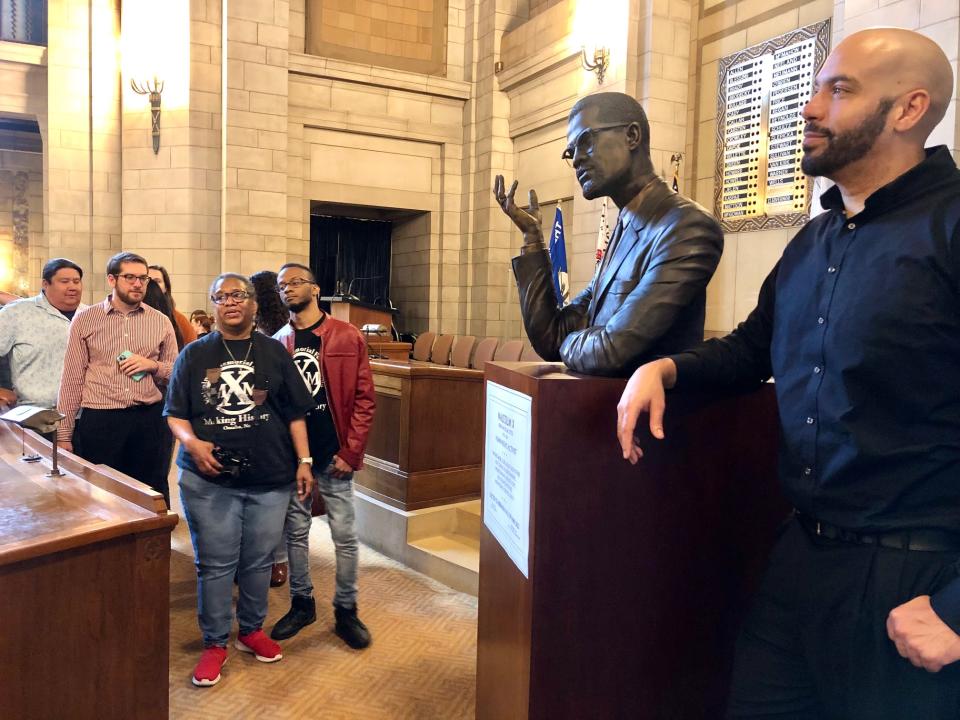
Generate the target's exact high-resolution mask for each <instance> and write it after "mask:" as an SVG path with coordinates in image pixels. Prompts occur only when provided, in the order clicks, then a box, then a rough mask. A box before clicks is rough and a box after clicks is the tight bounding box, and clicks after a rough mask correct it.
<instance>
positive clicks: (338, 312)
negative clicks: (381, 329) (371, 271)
mask: <svg viewBox="0 0 960 720" xmlns="http://www.w3.org/2000/svg"><path fill="white" fill-rule="evenodd" d="M320 303H321V307H323V306H324V304H329V307H330V310H329V312H330V314H331V315H333V317H335V318H336V319H337V320H343V321H344V322H347V323H350V324H351V325H353V326H354V327H356V328H357V329H358V330H359V329H361V328H362V327H363V326H364V325H369V324H373V325H385V326H386V327H387V328H390V327H392V326H393V315H394V313H395V312H396V311H395V310H391V309H390V308H388V307H384V306H383V305H374V304H373V303H368V302H364V301H363V300H355V299H353V298H348V297H343V296H341V295H327V296H324V297H321V298H320ZM324 309H326V308H324Z"/></svg>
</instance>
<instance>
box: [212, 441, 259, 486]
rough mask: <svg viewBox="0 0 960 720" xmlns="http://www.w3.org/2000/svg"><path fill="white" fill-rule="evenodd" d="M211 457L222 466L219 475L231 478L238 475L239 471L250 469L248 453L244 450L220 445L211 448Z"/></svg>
mask: <svg viewBox="0 0 960 720" xmlns="http://www.w3.org/2000/svg"><path fill="white" fill-rule="evenodd" d="M213 457H214V458H215V459H216V461H217V462H218V463H220V465H221V467H222V468H223V469H222V470H220V476H221V477H223V476H226V477H229V478H231V479H233V480H236V479H237V478H239V477H240V473H242V472H244V471H246V470H249V469H250V453H249V452H248V451H246V450H227V449H226V448H222V447H215V448H214V449H213Z"/></svg>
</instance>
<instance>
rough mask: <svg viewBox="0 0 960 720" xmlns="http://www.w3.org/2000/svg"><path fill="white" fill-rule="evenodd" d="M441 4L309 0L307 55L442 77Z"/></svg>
mask: <svg viewBox="0 0 960 720" xmlns="http://www.w3.org/2000/svg"><path fill="white" fill-rule="evenodd" d="M446 20H447V3H446V0H310V2H309V3H308V5H307V8H306V28H307V31H306V38H305V47H306V49H307V52H308V53H310V54H311V55H319V56H322V57H330V58H336V59H338V60H349V61H352V62H358V63H363V64H369V65H379V66H382V67H388V68H393V69H395V70H407V71H410V72H419V73H424V74H427V75H444V74H445V72H444V71H445V65H446V63H445V55H446V53H445V50H446V48H445V46H444V44H445V41H446V30H447V23H446Z"/></svg>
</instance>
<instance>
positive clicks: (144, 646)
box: [0, 422, 178, 720]
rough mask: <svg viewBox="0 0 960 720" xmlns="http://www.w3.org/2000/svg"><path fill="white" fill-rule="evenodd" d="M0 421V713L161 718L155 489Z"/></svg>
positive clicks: (162, 542) (163, 621)
mask: <svg viewBox="0 0 960 720" xmlns="http://www.w3.org/2000/svg"><path fill="white" fill-rule="evenodd" d="M25 445H26V449H27V452H28V453H31V452H33V453H37V454H39V455H41V456H42V457H43V460H42V461H41V462H39V463H36V464H27V463H23V462H20V460H19V458H20V453H21V435H20V430H19V429H17V428H13V427H11V426H9V425H8V424H7V423H4V422H0V618H2V622H3V632H2V634H0V635H2V638H3V639H2V642H0V717H4V718H31V719H32V720H47V719H48V718H49V719H50V720H60V719H61V718H71V719H74V720H84V719H85V718H91V719H96V720H102V719H103V718H117V719H118V720H126V719H128V718H137V719H138V720H149V719H151V718H157V719H158V720H159V719H160V718H166V717H167V715H168V712H167V710H168V705H169V683H168V675H169V651H170V532H171V531H172V530H173V528H174V526H175V525H176V524H177V520H178V518H177V516H176V515H174V514H172V513H169V512H167V508H166V505H165V504H164V501H163V496H162V495H160V493H158V492H155V491H154V490H151V489H150V488H149V487H147V486H146V485H143V484H141V483H139V482H137V481H136V480H133V479H132V478H129V477H127V476H126V475H123V474H121V473H118V472H117V471H115V470H112V469H110V468H107V467H105V466H103V465H92V464H90V463H88V462H86V461H85V460H82V459H81V458H79V457H77V456H75V455H72V454H70V453H65V452H63V451H62V450H61V454H60V467H61V469H62V470H64V471H66V472H65V474H64V475H63V476H62V477H58V478H50V477H46V476H45V473H47V472H48V471H49V470H50V463H49V457H50V443H49V442H47V441H46V440H44V439H42V438H40V437H39V436H37V435H34V434H33V433H31V432H30V431H25Z"/></svg>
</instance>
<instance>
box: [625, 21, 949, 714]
mask: <svg viewBox="0 0 960 720" xmlns="http://www.w3.org/2000/svg"><path fill="white" fill-rule="evenodd" d="M953 89H954V85H953V74H952V70H951V68H950V64H949V62H948V60H947V58H946V56H945V55H944V53H943V51H942V50H941V49H940V48H939V47H938V46H937V45H936V44H934V43H933V42H932V41H930V40H929V39H927V38H925V37H924V36H922V35H920V34H918V33H914V32H910V31H906V30H898V29H892V28H888V29H875V30H866V31H863V32H859V33H855V34H854V35H851V36H850V37H848V38H847V39H846V40H844V41H843V42H842V43H841V44H840V45H838V46H837V48H836V49H835V50H834V51H833V52H832V53H831V54H830V56H829V57H828V58H827V60H826V62H825V64H824V66H823V68H822V69H821V71H820V72H819V73H818V75H817V79H816V82H815V85H814V90H813V95H812V97H811V99H810V101H809V102H808V103H807V105H806V106H805V108H804V110H803V117H804V119H805V121H806V126H805V132H804V141H803V151H804V157H803V169H804V172H806V173H807V174H808V175H821V176H825V177H828V178H830V179H832V180H833V181H834V182H835V183H836V187H834V188H831V189H830V190H828V191H827V192H826V193H824V195H823V197H822V201H821V202H822V205H823V207H824V208H825V210H826V212H825V213H823V214H822V215H820V216H819V217H817V218H815V219H814V220H812V221H811V222H810V223H809V224H808V225H807V226H806V227H804V228H803V229H802V230H801V231H800V232H799V233H798V234H797V236H796V237H795V238H794V239H793V241H792V242H791V243H790V245H789V246H788V247H787V249H786V250H785V251H784V254H783V257H782V258H781V260H780V262H779V263H777V266H776V267H775V268H774V269H773V271H772V272H771V273H770V275H769V276H768V277H767V279H766V281H765V282H764V285H763V287H762V289H761V291H760V298H759V302H758V305H757V308H756V309H755V310H754V311H753V312H752V313H751V314H750V316H749V317H748V318H747V320H746V321H744V322H743V323H741V325H740V326H739V327H738V328H737V329H736V330H734V331H733V333H731V334H730V335H728V336H727V337H724V338H719V339H717V340H712V341H708V342H706V343H703V344H702V345H699V346H697V347H695V348H694V349H692V350H690V351H688V352H684V353H680V354H677V355H672V356H670V357H667V358H663V359H661V360H657V361H654V362H652V363H648V364H647V365H644V366H642V367H641V368H640V369H639V370H637V372H636V373H634V375H633V377H632V378H631V379H630V382H629V383H628V385H627V388H626V390H625V391H624V394H623V397H622V398H621V402H620V405H619V407H618V410H619V427H618V433H619V437H620V443H621V447H622V450H623V454H624V457H625V458H627V459H629V460H630V461H631V462H636V461H637V460H638V459H639V458H640V457H641V456H642V451H641V449H640V447H639V445H638V444H637V441H636V440H635V438H634V429H635V425H636V421H637V418H638V415H639V414H640V413H641V412H649V415H650V432H651V433H652V434H653V436H654V437H656V438H662V437H663V412H664V406H665V399H664V388H670V387H674V386H676V387H682V388H684V389H689V388H698V387H716V386H756V385H757V384H758V383H760V382H762V381H763V380H765V379H766V378H768V377H770V376H771V375H772V376H773V377H774V378H775V379H776V392H777V399H778V404H779V410H780V421H781V426H782V429H783V443H782V446H781V453H780V455H781V458H780V477H781V480H782V482H783V486H784V490H785V492H786V495H787V497H788V499H789V500H790V501H791V502H792V503H793V504H794V506H795V508H796V511H795V514H794V516H793V518H792V519H791V521H790V522H789V523H788V524H787V525H786V526H785V528H784V530H783V532H782V534H781V536H780V538H779V540H778V542H777V545H776V546H775V548H774V550H773V552H772V555H771V560H770V566H769V568H768V571H767V575H766V577H765V580H764V583H763V586H762V588H761V590H760V593H759V596H758V598H757V599H756V602H755V604H754V607H753V609H752V612H751V614H750V616H749V618H748V620H747V623H746V626H745V628H744V629H743V631H742V633H741V636H740V640H739V643H738V647H737V657H736V662H735V669H734V674H733V686H732V694H731V702H730V716H731V717H735V718H761V717H764V718H766V717H769V718H774V717H775V718H783V719H787V718H796V719H797V720H799V719H800V718H803V720H810V719H819V718H837V719H842V720H882V719H884V718H889V719H890V720H906V719H908V718H910V719H913V718H916V719H917V720H919V719H920V718H923V720H938V719H942V720H948V719H949V720H956V718H957V717H958V716H960V663H957V662H956V661H957V660H958V659H960V572H958V560H960V171H958V170H957V167H956V164H955V163H954V161H953V158H952V157H951V155H950V153H949V151H948V150H947V148H945V147H942V146H941V147H936V148H930V149H927V150H925V149H924V144H925V142H926V139H927V138H928V136H929V135H930V132H931V131H932V130H933V128H934V127H935V126H936V125H937V123H938V122H939V121H940V120H941V119H942V118H943V117H944V114H945V111H946V109H947V105H948V103H949V102H950V98H951V97H952V95H953Z"/></svg>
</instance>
